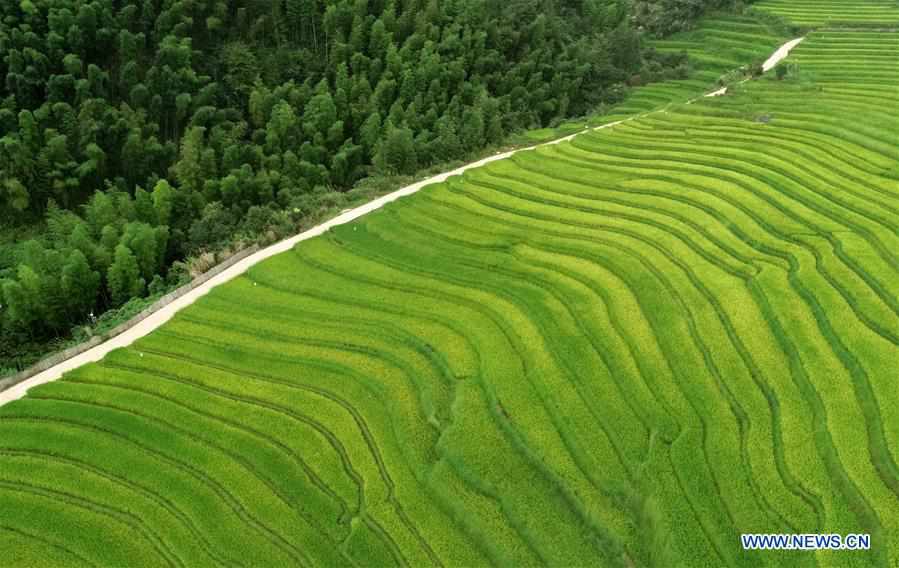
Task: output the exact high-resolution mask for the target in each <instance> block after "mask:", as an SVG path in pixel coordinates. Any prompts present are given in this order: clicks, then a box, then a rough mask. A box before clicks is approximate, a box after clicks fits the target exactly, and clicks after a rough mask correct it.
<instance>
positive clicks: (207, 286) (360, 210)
mask: <svg viewBox="0 0 899 568" xmlns="http://www.w3.org/2000/svg"><path fill="white" fill-rule="evenodd" d="M803 39H804V38H797V39H794V40H792V41H790V42H787V43H786V44H784V45H783V46H781V47H780V48H779V49H778V50H777V51H776V52H774V55H772V56H771V57H770V58H769V59H768V61H766V62H765V67H764V69H765V71H767V70H769V69H771V68H772V67H774V66H775V65H776V64H777V63H778V62H779V61H780V60H781V59H783V58H784V57H786V56H787V55H788V54H789V52H790V50H791V49H793V47H795V46H796V45H797V44H799V42H801V41H802V40H803ZM638 116H640V115H636V116H634V117H631V118H628V119H625V120H620V121H617V122H612V123H609V124H604V125H602V126H598V127H596V128H594V130H602V129H604V128H611V127H613V126H616V125H618V124H621V123H622V122H627V121H630V120H633V119H635V118H637V117H638ZM579 134H581V132H576V133H574V134H571V135H569V136H566V137H564V138H559V139H556V140H552V141H550V142H544V143H542V144H537V145H535V146H530V147H527V148H520V149H517V150H511V151H509V152H503V153H500V154H496V155H493V156H490V157H488V158H484V159H482V160H478V161H476V162H472V163H470V164H466V165H464V166H462V167H459V168H456V169H455V170H452V171H449V172H444V173H442V174H438V175H436V176H433V177H430V178H428V179H425V180H422V181H420V182H417V183H414V184H412V185H408V186H406V187H404V188H402V189H398V190H397V191H394V192H392V193H389V194H387V195H384V196H383V197H379V198H378V199H375V200H373V201H371V202H369V203H366V204H365V205H361V206H359V207H356V208H355V209H350V210H349V211H346V212H343V213H341V214H340V215H338V216H337V217H335V218H333V219H331V220H330V221H327V222H325V223H322V224H321V225H318V226H316V227H313V228H312V229H309V230H308V231H304V232H302V233H300V234H298V235H295V236H293V237H290V238H289V239H285V240H283V241H281V242H278V243H275V244H273V245H271V246H269V247H266V248H264V249H262V250H260V251H258V252H256V253H254V254H252V255H250V256H248V257H247V258H245V259H243V260H241V261H239V262H237V263H236V264H234V266H231V267H229V268H228V269H226V270H224V271H223V272H222V273H221V274H218V275H216V276H215V277H213V278H211V279H209V280H208V281H207V282H205V283H204V284H202V285H200V286H198V287H196V288H194V289H193V290H191V291H190V292H188V293H187V294H185V295H183V296H181V297H180V298H178V299H177V300H175V301H173V302H172V303H171V304H169V305H167V306H165V307H163V308H161V309H160V310H159V311H157V312H155V313H153V314H151V315H150V316H147V318H145V319H144V320H142V321H141V322H139V323H138V324H137V325H135V326H134V327H132V328H131V329H129V330H127V331H125V332H123V333H120V334H119V335H117V336H115V337H113V338H111V339H109V340H108V341H105V342H103V343H101V344H100V345H97V346H96V347H93V348H91V349H89V350H87V351H85V352H84V353H81V354H80V355H76V356H75V357H72V358H71V359H68V360H66V361H63V362H62V363H59V364H58V365H55V366H53V367H51V368H49V369H47V370H45V371H43V372H41V373H39V374H37V375H35V376H33V377H31V378H30V379H27V380H25V381H22V382H21V383H19V384H17V385H15V386H13V387H10V388H9V389H7V390H5V391H3V392H0V406H2V405H4V404H6V403H8V402H12V401H14V400H18V399H20V398H22V397H23V396H25V394H26V393H27V392H28V391H29V390H30V389H32V388H34V387H36V386H38V385H42V384H45V383H49V382H51V381H55V380H57V379H59V378H60V377H62V375H63V374H64V373H66V372H67V371H71V370H72V369H75V368H77V367H80V366H82V365H85V364H87V363H93V362H95V361H99V360H100V359H102V358H103V357H104V356H105V355H106V354H107V353H109V352H110V351H112V350H114V349H118V348H120V347H127V346H128V345H131V344H132V343H134V342H135V341H136V340H138V339H140V338H141V337H143V336H145V335H147V334H149V333H150V332H152V331H153V330H155V329H156V328H158V327H159V326H161V325H162V324H164V323H165V322H167V321H168V320H170V319H171V318H172V316H174V315H175V314H176V313H177V312H178V311H179V310H181V309H182V308H185V307H187V306H189V305H191V304H192V303H194V302H195V301H197V299H198V298H200V297H201V296H203V295H205V294H206V293H207V292H209V291H210V290H211V289H213V288H215V287H216V286H218V285H220V284H224V283H225V282H227V281H229V280H231V279H232V278H235V277H236V276H239V275H241V274H243V273H244V272H246V271H247V270H248V269H249V268H250V267H251V266H253V265H254V264H257V263H259V262H262V261H263V260H265V259H267V258H269V257H272V256H274V255H276V254H280V253H282V252H286V251H288V250H290V249H292V248H293V247H294V246H295V245H296V244H297V243H300V242H302V241H305V240H307V239H311V238H313V237H317V236H319V235H321V234H323V233H324V232H326V231H327V230H328V229H330V228H331V227H336V226H337V225H342V224H344V223H349V222H350V221H354V220H355V219H358V218H359V217H362V216H363V215H365V214H366V213H370V212H371V211H374V210H376V209H380V208H381V207H383V206H384V205H386V204H388V203H390V202H392V201H396V200H397V199H399V198H400V197H405V196H407V195H412V194H413V193H415V192H417V191H418V190H420V189H422V188H423V187H426V186H428V185H432V184H435V183H440V182H442V181H445V180H446V179H447V178H449V177H452V176H456V175H460V174H462V172H464V171H466V170H470V169H472V168H478V167H480V166H483V165H485V164H489V163H490V162H495V161H497V160H503V159H505V158H508V157H509V156H512V155H513V154H516V153H518V152H527V151H529V150H533V149H534V148H539V147H540V146H548V145H552V144H558V143H560V142H565V141H567V140H571V139H572V138H574V137H575V136H577V135H579Z"/></svg>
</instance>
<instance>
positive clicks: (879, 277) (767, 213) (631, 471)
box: [0, 0, 899, 567]
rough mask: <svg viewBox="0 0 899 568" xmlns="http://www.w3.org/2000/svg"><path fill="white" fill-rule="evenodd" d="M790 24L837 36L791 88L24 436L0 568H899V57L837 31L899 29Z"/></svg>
mask: <svg viewBox="0 0 899 568" xmlns="http://www.w3.org/2000/svg"><path fill="white" fill-rule="evenodd" d="M757 6H759V7H760V8H761V9H765V10H771V11H773V12H775V13H778V14H781V15H783V16H786V17H788V18H792V19H795V21H797V22H798V23H800V24H803V25H816V26H818V25H820V26H821V27H820V28H819V29H817V30H816V31H813V32H811V33H810V34H809V35H808V37H807V39H806V40H805V41H804V42H803V43H802V44H800V45H799V47H797V48H796V50H795V51H794V54H793V55H792V56H791V58H790V59H789V61H790V62H793V63H795V64H796V68H795V70H794V73H793V75H792V76H791V77H789V78H787V79H785V80H783V81H778V80H775V79H774V78H773V77H765V78H763V79H760V80H757V81H752V82H750V83H746V84H743V85H741V86H739V87H736V88H733V89H732V90H731V93H730V94H728V95H727V96H724V97H716V98H714V99H699V100H697V101H695V102H693V103H692V104H679V105H668V106H666V107H665V110H663V111H659V112H654V113H650V114H645V115H643V116H641V117H640V118H638V119H636V120H632V121H629V122H626V123H624V124H620V125H618V126H615V127H613V128H608V129H605V130H602V131H596V132H591V133H587V134H584V135H581V136H578V137H577V138H575V139H574V140H572V141H571V142H567V143H562V144H559V145H555V146H546V147H542V148H540V149H538V150H534V151H527V152H521V153H518V154H516V155H515V156H514V157H513V158H511V159H508V160H503V161H499V162H494V163H492V164H490V165H489V166H486V167H483V168H479V169H476V170H470V171H468V172H467V173H466V174H465V175H464V176H462V177H457V178H451V179H450V180H449V181H447V182H446V183H443V184H439V185H435V186H431V187H429V188H426V189H425V190H423V191H421V192H419V193H418V194H416V195H414V196H412V197H409V198H405V199H402V200H400V201H398V202H395V203H394V204H391V205H389V206H387V207H385V208H383V209H381V210H378V211H376V212H374V213H372V214H370V215H368V216H366V217H364V218H363V219H361V220H360V221H359V222H356V223H353V224H349V225H344V226H340V227H339V228H337V229H335V230H332V231H330V232H329V233H327V234H326V235H325V236H323V237H320V238H316V239H313V240H310V241H307V242H305V243H303V244H301V245H299V246H298V247H297V248H295V249H294V250H293V251H291V252H289V253H285V254H282V255H279V256H277V257H274V258H272V259H270V260H268V261H266V262H264V263H261V264H259V265H257V266H256V267H254V268H253V269H251V270H250V271H249V272H248V273H246V274H245V275H243V276H242V277H239V278H237V279H235V280H233V281H231V282H230V283H228V284H226V285H223V286H220V287H218V288H216V289H214V290H213V291H212V292H211V293H209V294H208V295H207V296H205V297H203V298H202V299H201V300H199V301H198V302H197V303H196V304H194V305H193V306H191V307H190V308H187V309H185V310H183V311H182V312H180V313H179V314H178V315H177V316H176V317H175V318H174V319H173V320H172V321H170V322H169V323H167V324H166V325H165V326H163V327H162V328H160V329H159V330H157V331H156V332H154V333H152V334H151V335H149V336H147V337H145V338H143V339H141V340H139V341H138V342H137V343H135V344H134V345H133V346H132V347H130V348H127V349H123V350H119V351H116V352H113V353H112V354H110V355H109V356H107V357H106V358H105V359H104V360H103V361H102V362H100V363H98V364H92V365H87V366H84V367H81V368H79V369H77V370H76V371H73V372H70V373H68V374H67V375H66V376H65V378H64V379H63V380H60V381H57V382H55V383H51V384H48V385H45V386H42V387H39V388H36V389H34V390H32V391H31V392H30V393H29V395H28V396H27V397H26V398H25V399H23V400H20V401H17V402H14V403H11V404H8V405H6V406H3V407H2V408H0V551H2V554H3V558H2V560H0V564H2V565H11V566H17V565H33V566H54V565H67V566H69V565H93V566H163V565H170V566H189V567H195V566H207V565H242V566H317V565H324V566H353V565H356V566H416V567H417V566H448V567H449V566H481V565H502V566H516V567H517V566H531V565H552V566H658V567H670V566H690V567H692V566H715V567H718V566H759V565H767V566H841V567H842V566H899V466H897V463H899V387H897V379H899V375H897V368H899V365H897V363H899V297H897V296H899V286H897V284H896V282H897V278H899V145H897V143H896V141H897V139H899V112H897V103H899V65H897V64H896V62H897V61H899V34H897V33H896V32H887V31H883V30H870V29H869V30H867V31H865V30H863V29H860V28H859V27H856V26H852V27H849V28H847V27H841V26H837V25H824V24H826V23H827V22H831V21H840V22H845V21H856V20H859V21H864V22H868V21H893V20H890V18H894V19H895V20H897V21H899V6H897V5H896V4H895V3H894V2H888V1H885V0H884V1H874V0H870V1H866V2H863V1H849V0H846V1H843V2H837V1H836V0H830V1H816V2H811V1H808V2H806V1H803V0H765V1H764V2H761V3H759V4H757ZM734 22H735V24H734V30H736V31H734V32H733V33H735V34H739V33H740V32H739V30H738V28H740V26H742V25H743V24H742V21H741V19H739V18H737V19H735V20H734ZM716 29H717V30H722V29H724V26H723V25H718V24H716ZM715 34H717V35H724V34H723V32H720V31H716V32H715ZM741 41H742V40H741ZM748 43H751V41H748ZM769 47H770V46H769ZM769 51H770V50H769ZM660 102H665V103H667V102H668V101H660ZM641 108H643V107H641ZM634 110H635V111H636V110H637V109H636V108H635V109H634ZM741 533H839V534H847V533H868V534H870V535H871V541H872V547H871V549H870V550H868V551H853V552H848V551H830V552H797V551H781V552H773V551H766V552H752V551H744V550H742V547H741V546H740V534H741Z"/></svg>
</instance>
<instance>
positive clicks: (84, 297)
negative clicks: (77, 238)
mask: <svg viewBox="0 0 899 568" xmlns="http://www.w3.org/2000/svg"><path fill="white" fill-rule="evenodd" d="M61 284H62V292H63V294H65V298H66V302H67V307H68V312H69V314H70V317H71V318H72V320H73V321H76V320H77V319H78V318H80V317H83V316H84V315H85V314H87V313H88V311H90V309H91V308H92V307H93V306H94V304H95V303H96V301H97V292H98V290H99V287H100V273H99V272H96V271H94V270H91V267H90V265H89V264H88V261H87V257H85V256H84V254H83V253H82V252H81V251H78V250H74V251H72V252H71V253H69V257H68V260H67V261H66V264H65V266H63V269H62V280H61Z"/></svg>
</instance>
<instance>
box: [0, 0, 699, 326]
mask: <svg viewBox="0 0 899 568" xmlns="http://www.w3.org/2000/svg"><path fill="white" fill-rule="evenodd" d="M666 2H667V0H666ZM674 3H675V4H677V5H678V6H680V4H685V5H689V9H686V10H682V9H681V7H678V10H677V11H676V12H677V14H678V16H677V17H678V18H681V19H683V18H692V17H695V16H696V15H697V14H698V13H699V11H701V9H702V8H703V7H704V5H705V4H708V3H709V0H676V1H675V2H674ZM645 4H647V3H646V2H639V3H637V5H636V6H635V9H636V11H635V12H629V8H628V7H629V4H628V3H627V2H624V1H623V0H579V1H572V0H565V1H562V2H556V3H534V2H530V1H522V0H516V1H512V2H488V1H485V0H461V1H454V2H443V3H437V2H425V1H424V0H411V1H403V2H392V1H388V2H383V1H371V2H365V1H354V0H335V1H332V2H319V1H313V0H257V1H253V2H248V1H246V0H241V1H237V2H232V3H229V2H212V1H210V2H205V1H204V2H186V1H181V0H175V1H171V2H169V1H167V2H159V1H156V0H121V1H119V2H102V1H89V0H26V1H24V2H21V3H20V2H17V1H14V2H3V3H0V53H2V56H0V77H2V78H3V81H2V83H0V221H2V222H3V223H4V224H8V225H11V226H16V225H25V224H29V223H39V222H40V221H41V220H42V219H44V218H47V226H48V230H49V231H48V233H47V235H46V236H45V237H44V238H41V239H39V241H40V243H39V246H40V247H42V250H44V252H43V253H41V254H36V255H32V257H35V258H37V257H41V260H40V262H38V261H37V260H34V258H32V261H31V262H20V263H17V264H12V265H11V266H2V267H0V268H2V269H5V270H4V271H3V272H2V274H0V278H3V284H2V286H0V290H2V295H3V301H4V303H5V304H8V305H9V306H11V307H10V308H9V309H8V310H6V309H5V310H3V312H2V314H3V315H2V330H3V333H5V334H19V335H21V336H23V337H24V336H26V335H27V336H31V337H37V338H40V337H51V336H54V335H57V334H59V333H62V332H64V331H65V330H67V329H68V327H69V326H71V325H73V324H76V323H80V322H83V321H84V318H85V317H86V316H87V314H88V313H89V312H91V311H92V310H97V312H98V313H99V312H102V311H104V310H106V309H109V308H111V307H114V306H117V305H119V304H121V303H123V302H125V301H127V300H128V299H129V298H130V297H132V296H134V295H136V294H140V293H143V292H144V290H145V289H146V287H147V285H149V284H150V283H152V282H154V279H155V280H156V281H157V283H158V281H159V279H156V277H157V276H160V277H163V276H164V275H165V273H166V271H167V269H168V266H169V265H171V263H172V262H174V261H177V260H179V259H183V258H185V257H186V256H187V255H190V254H194V253H198V252H201V251H202V250H204V249H207V248H210V247H214V246H217V245H220V244H222V243H225V242H227V241H228V240H229V239H230V238H233V236H234V234H235V232H236V231H249V232H251V233H252V232H254V231H257V230H261V229H262V228H265V227H269V226H279V227H281V226H284V225H285V224H289V223H290V222H291V221H290V219H291V217H290V215H286V214H285V215H280V216H279V213H278V209H279V208H284V207H295V204H297V203H306V202H312V201H314V199H313V198H312V197H311V193H312V192H313V191H314V190H315V188H328V189H331V190H345V189H348V188H350V187H352V186H353V184H355V183H356V182H358V181H359V180H360V179H362V178H364V177H365V176H366V175H368V174H369V173H372V172H376V173H396V174H411V173H414V172H415V171H416V170H417V169H418V168H422V167H429V166H432V165H435V164H439V163H443V162H447V161H452V160H458V159H462V158H465V157H466V156H469V155H471V154H473V153H474V152H477V151H478V150H479V149H481V148H483V147H484V146H486V145H489V144H497V143H500V142H501V141H502V140H503V139H504V138H505V136H506V134H508V133H509V132H512V131H517V130H521V129H526V128H533V127H541V126H547V125H549V124H550V123H553V122H555V121H558V120H559V119H561V118H563V117H566V116H571V115H583V114H586V113H587V112H589V111H591V110H592V109H594V108H595V107H596V106H597V105H599V104H602V103H614V102H615V101H617V100H618V99H619V98H620V97H621V93H622V92H623V88H622V86H623V85H624V83H625V82H626V81H628V80H629V79H630V78H631V77H633V76H634V75H637V74H638V73H639V72H640V70H641V68H643V67H648V68H649V69H648V70H647V73H648V74H647V75H646V77H655V76H663V75H664V73H665V72H666V70H668V69H670V68H674V67H676V66H677V65H680V64H681V63H682V62H680V61H666V60H662V59H660V58H659V57H655V56H652V55H650V56H645V52H644V51H643V50H642V48H641V40H640V34H639V33H638V30H637V28H636V27H635V26H634V25H633V24H632V21H637V22H638V24H640V25H642V24H643V19H641V18H643V16H641V14H649V15H650V16H651V15H652V14H655V13H656V12H655V11H653V9H644V8H647V7H646V6H644V5H645ZM665 5H666V6H667V4H665ZM631 16H637V19H636V20H633V18H631ZM650 16H646V18H648V20H647V22H650V23H649V24H647V25H649V27H650V28H651V29H652V30H653V31H659V29H662V28H665V29H667V28H670V27H671V26H667V28H666V26H662V25H659V24H657V23H655V20H653V19H652V17H650ZM653 17H654V16H653ZM644 19H645V18H644ZM672 29H673V28H672ZM144 188H146V189H144ZM305 197H309V199H308V200H307V199H305ZM51 202H52V203H55V204H58V209H59V211H57V213H53V208H52V207H51V206H50V205H49V204H50V203H51ZM248 211H252V215H250V218H247V219H246V222H245V221H244V218H245V217H246V216H247V212H248ZM63 213H65V214H63ZM51 217H53V218H54V219H55V220H56V222H55V223H51V222H50V218H51ZM42 255H43V256H42ZM18 264H21V266H18ZM157 288H158V286H157Z"/></svg>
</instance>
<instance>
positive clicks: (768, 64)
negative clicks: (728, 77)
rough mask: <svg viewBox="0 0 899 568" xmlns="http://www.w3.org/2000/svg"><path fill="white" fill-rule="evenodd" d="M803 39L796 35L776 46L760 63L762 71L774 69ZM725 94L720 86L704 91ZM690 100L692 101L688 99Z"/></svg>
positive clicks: (709, 95)
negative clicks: (716, 88)
mask: <svg viewBox="0 0 899 568" xmlns="http://www.w3.org/2000/svg"><path fill="white" fill-rule="evenodd" d="M804 39H805V36H802V37H797V38H796V39H791V40H790V41H788V42H787V43H785V44H783V45H782V46H780V47H779V48H777V51H775V52H774V53H772V54H771V57H769V58H768V59H766V60H765V62H764V63H762V72H763V73H767V72H768V71H770V70H772V69H774V68H775V67H776V66H777V64H778V63H780V62H781V61H783V60H784V59H786V57H787V56H788V55H790V52H791V51H793V48H794V47H796V46H797V45H799V44H800V43H802V40H804ZM748 80H749V79H743V80H742V81H740V83H745V82H746V81H748ZM726 94H727V87H721V88H720V89H718V90H717V91H712V92H711V93H706V95H705V96H706V97H720V96H721V95H726ZM693 100H696V99H693ZM690 102H693V101H690Z"/></svg>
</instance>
